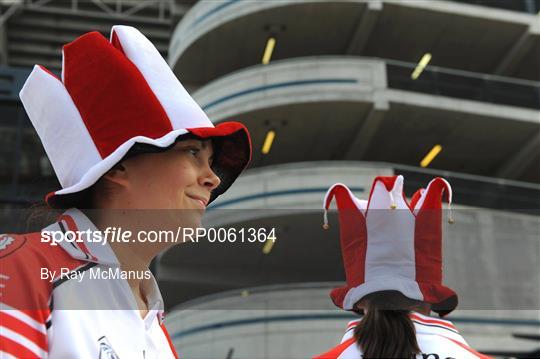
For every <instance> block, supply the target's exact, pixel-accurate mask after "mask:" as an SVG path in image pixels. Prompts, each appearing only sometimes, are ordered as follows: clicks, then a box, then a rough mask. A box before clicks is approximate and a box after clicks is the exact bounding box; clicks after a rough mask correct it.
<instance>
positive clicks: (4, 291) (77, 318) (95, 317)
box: [0, 209, 177, 358]
mask: <svg viewBox="0 0 540 359" xmlns="http://www.w3.org/2000/svg"><path fill="white" fill-rule="evenodd" d="M88 229H90V230H92V231H94V230H96V228H95V226H94V225H93V224H92V223H91V222H90V220H89V219H88V218H87V217H86V216H85V215H84V214H83V213H82V212H80V211H79V210H77V209H70V210H68V211H67V212H65V213H64V214H63V215H62V216H60V217H59V218H58V222H56V223H54V224H52V225H50V226H48V227H47V228H45V229H43V230H42V232H36V233H30V234H21V235H13V234H5V235H0V358H14V357H17V358H45V357H49V358H177V355H176V352H175V350H174V347H173V346H172V342H171V340H170V339H169V336H168V334H167V331H166V329H165V326H164V324H163V300H162V297H161V293H160V291H159V289H158V287H157V284H156V281H155V279H154V277H153V276H152V275H151V274H149V278H148V279H143V281H142V285H143V292H144V295H145V297H146V298H145V299H146V303H147V304H148V308H149V310H148V313H147V315H146V316H145V317H144V318H142V317H141V314H140V311H139V310H137V304H136V302H135V297H134V296H133V293H132V291H131V289H130V287H129V284H128V282H127V280H126V279H125V278H123V279H114V280H111V279H107V280H103V278H102V277H100V276H99V275H94V278H91V276H90V275H89V274H90V271H99V272H94V273H103V272H104V271H106V272H107V273H113V274H114V273H119V272H118V271H119V270H120V266H119V263H118V260H117V258H116V256H115V254H114V252H113V251H112V249H111V247H110V246H109V244H106V245H103V243H96V242H90V241H87V242H86V243H74V242H62V243H60V244H59V245H57V246H53V245H51V244H50V243H46V242H43V241H42V240H41V238H42V233H43V231H45V230H48V231H63V232H64V233H65V232H66V230H71V231H77V230H79V231H86V230H88ZM47 271H48V272H47Z"/></svg>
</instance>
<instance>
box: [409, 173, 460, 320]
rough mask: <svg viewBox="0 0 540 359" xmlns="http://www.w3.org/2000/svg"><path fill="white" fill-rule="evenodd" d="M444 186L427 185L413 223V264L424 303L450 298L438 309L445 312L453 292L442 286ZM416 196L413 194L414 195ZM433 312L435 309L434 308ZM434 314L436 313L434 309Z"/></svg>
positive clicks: (441, 183) (451, 304) (454, 299)
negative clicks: (444, 305)
mask: <svg viewBox="0 0 540 359" xmlns="http://www.w3.org/2000/svg"><path fill="white" fill-rule="evenodd" d="M446 189H447V188H446V184H445V182H444V181H442V180H441V179H440V178H436V179H435V180H434V181H432V182H431V184H430V185H429V186H428V189H426V191H428V192H427V193H426V194H425V198H424V203H423V204H422V208H420V210H419V211H418V214H417V215H416V221H415V232H414V252H415V263H416V282H418V285H419V287H420V291H421V292H422V295H423V296H424V300H425V301H426V302H429V303H432V304H439V303H443V302H445V301H447V300H448V299H449V298H452V300H451V301H450V302H447V303H446V305H447V306H448V308H445V309H444V310H441V312H443V313H446V312H449V311H452V310H453V309H454V308H455V305H457V295H456V293H455V292H454V291H453V290H451V289H450V288H447V287H445V286H443V285H442V279H443V275H442V271H443V260H442V211H441V208H442V194H443V191H444V190H446ZM415 195H416V194H415ZM434 310H435V309H434ZM437 311H438V310H437Z"/></svg>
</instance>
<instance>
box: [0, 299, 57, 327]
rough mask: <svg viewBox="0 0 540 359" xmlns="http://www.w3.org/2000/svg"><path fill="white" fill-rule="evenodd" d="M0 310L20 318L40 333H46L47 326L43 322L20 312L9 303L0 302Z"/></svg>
mask: <svg viewBox="0 0 540 359" xmlns="http://www.w3.org/2000/svg"><path fill="white" fill-rule="evenodd" d="M0 308H2V309H0V312H2V313H4V314H7V315H9V316H11V317H13V318H16V319H18V320H20V321H21V322H24V323H26V324H27V325H28V326H30V327H32V328H34V329H35V330H37V331H38V332H40V333H43V334H47V328H46V327H45V324H43V323H40V322H38V321H37V320H35V319H34V318H32V317H31V316H29V315H28V314H26V313H24V312H21V311H20V310H17V309H15V308H13V307H10V306H9V305H7V304H5V303H1V302H0Z"/></svg>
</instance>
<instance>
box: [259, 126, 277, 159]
mask: <svg viewBox="0 0 540 359" xmlns="http://www.w3.org/2000/svg"><path fill="white" fill-rule="evenodd" d="M275 137H276V131H274V130H270V131H268V133H267V134H266V138H265V139H264V144H263V146H262V149H261V152H262V154H263V155H266V154H268V152H270V148H272V143H273V142H274V138H275Z"/></svg>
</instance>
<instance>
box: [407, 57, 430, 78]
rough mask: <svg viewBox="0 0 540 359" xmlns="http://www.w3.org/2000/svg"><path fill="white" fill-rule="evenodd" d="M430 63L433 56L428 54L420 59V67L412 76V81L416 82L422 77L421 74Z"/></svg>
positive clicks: (417, 66) (417, 67)
mask: <svg viewBox="0 0 540 359" xmlns="http://www.w3.org/2000/svg"><path fill="white" fill-rule="evenodd" d="M430 61H431V54H430V53H429V52H428V53H426V54H424V56H422V58H421V59H420V62H419V63H418V65H416V68H415V69H414V71H413V73H412V74H411V79H413V80H416V79H417V78H418V77H420V74H421V73H422V71H424V69H425V68H426V66H427V65H428V64H429V62H430Z"/></svg>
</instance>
